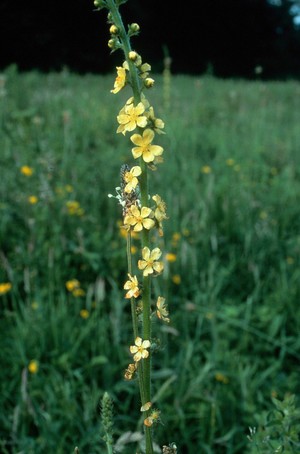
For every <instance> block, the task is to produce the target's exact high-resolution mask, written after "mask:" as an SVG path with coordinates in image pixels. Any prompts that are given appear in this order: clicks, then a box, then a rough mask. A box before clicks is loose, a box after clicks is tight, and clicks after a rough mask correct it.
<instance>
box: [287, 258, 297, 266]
mask: <svg viewBox="0 0 300 454" xmlns="http://www.w3.org/2000/svg"><path fill="white" fill-rule="evenodd" d="M294 262H295V259H294V258H293V257H287V258H286V263H287V264H288V265H293V263H294Z"/></svg>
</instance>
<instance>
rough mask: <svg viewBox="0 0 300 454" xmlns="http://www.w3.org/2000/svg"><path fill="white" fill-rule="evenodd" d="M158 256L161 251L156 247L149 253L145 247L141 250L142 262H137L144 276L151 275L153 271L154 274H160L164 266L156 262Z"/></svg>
mask: <svg viewBox="0 0 300 454" xmlns="http://www.w3.org/2000/svg"><path fill="white" fill-rule="evenodd" d="M160 256H161V250H160V249H159V248H158V247H156V248H154V249H153V250H152V251H150V249H149V248H148V247H147V246H145V247H144V248H143V249H142V257H143V260H139V261H138V268H139V269H140V270H143V275H144V276H148V275H149V274H153V273H154V271H155V272H156V273H161V272H162V270H163V269H164V265H163V263H162V262H158V259H159V257H160Z"/></svg>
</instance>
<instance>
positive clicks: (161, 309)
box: [156, 296, 170, 323]
mask: <svg viewBox="0 0 300 454" xmlns="http://www.w3.org/2000/svg"><path fill="white" fill-rule="evenodd" d="M156 307H157V311H156V315H157V317H158V318H160V319H161V320H163V321H164V322H167V323H169V322H170V319H169V318H168V315H169V311H168V309H167V306H166V303H165V298H163V297H162V296H159V297H158V299H157V303H156Z"/></svg>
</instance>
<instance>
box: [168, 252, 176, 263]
mask: <svg viewBox="0 0 300 454" xmlns="http://www.w3.org/2000/svg"><path fill="white" fill-rule="evenodd" d="M176 260H177V255H176V254H173V253H172V252H169V253H167V254H166V261H167V262H170V263H173V262H176Z"/></svg>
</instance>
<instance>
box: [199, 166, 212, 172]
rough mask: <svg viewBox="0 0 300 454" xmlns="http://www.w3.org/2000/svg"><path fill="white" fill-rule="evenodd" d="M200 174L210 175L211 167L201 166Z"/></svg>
mask: <svg viewBox="0 0 300 454" xmlns="http://www.w3.org/2000/svg"><path fill="white" fill-rule="evenodd" d="M201 172H202V173H205V174H208V173H211V167H210V166H203V167H201Z"/></svg>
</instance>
